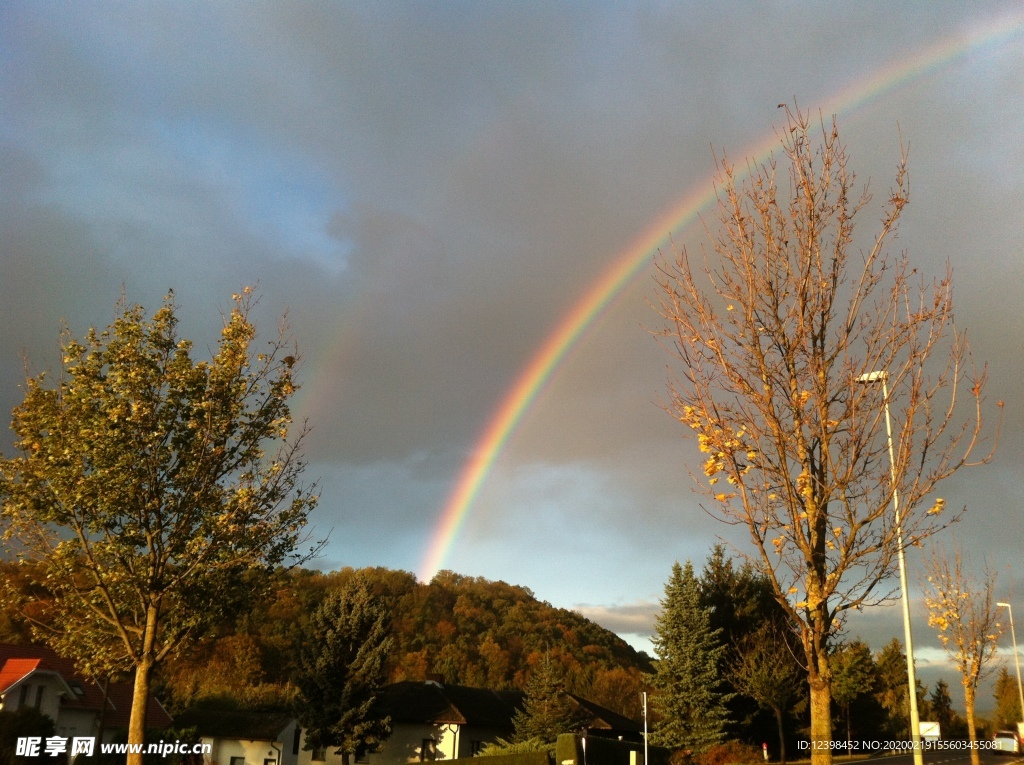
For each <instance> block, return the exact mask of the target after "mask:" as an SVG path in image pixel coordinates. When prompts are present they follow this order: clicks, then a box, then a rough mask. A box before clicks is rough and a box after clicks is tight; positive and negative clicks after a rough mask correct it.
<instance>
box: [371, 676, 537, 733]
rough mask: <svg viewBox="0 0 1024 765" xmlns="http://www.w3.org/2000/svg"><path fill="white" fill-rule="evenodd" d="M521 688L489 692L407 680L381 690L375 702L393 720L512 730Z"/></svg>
mask: <svg viewBox="0 0 1024 765" xmlns="http://www.w3.org/2000/svg"><path fill="white" fill-rule="evenodd" d="M522 698H523V694H522V692H521V691H513V690H508V691H492V690H488V689H486V688H470V687H468V686H465V685H448V684H444V685H442V684H441V683H437V682H434V681H427V682H425V683H424V682H414V681H406V682H401V683H394V684H393V685H388V686H385V687H384V688H382V689H381V692H380V695H379V696H378V702H377V703H378V705H379V707H380V709H381V710H382V711H383V712H384V714H387V715H390V716H391V721H392V722H400V723H455V724H458V725H480V726H485V727H490V728H501V729H508V730H511V729H512V717H513V716H514V715H515V713H516V709H517V708H518V707H519V705H520V704H521V703H522Z"/></svg>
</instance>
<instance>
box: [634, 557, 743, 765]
mask: <svg viewBox="0 0 1024 765" xmlns="http://www.w3.org/2000/svg"><path fill="white" fill-rule="evenodd" d="M654 629H655V635H654V639H653V643H654V649H655V653H657V655H658V659H659V661H658V665H657V672H656V674H655V677H654V685H655V688H656V689H657V693H656V694H655V696H654V697H653V699H652V702H653V704H654V707H655V709H656V711H657V712H658V714H659V716H660V718H661V719H660V721H659V722H658V723H657V724H656V726H655V730H654V735H653V736H652V741H653V742H655V743H657V744H660V745H662V746H668V747H672V748H675V749H689V750H691V751H694V752H703V751H705V750H707V749H708V748H709V747H711V746H712V745H714V744H717V743H719V742H721V741H722V739H723V738H724V736H725V726H726V725H727V724H728V722H729V720H728V713H727V711H726V707H725V702H726V701H727V699H728V694H725V693H723V692H722V691H721V690H720V683H721V680H720V677H721V674H722V673H721V665H722V661H723V654H724V653H725V646H724V645H722V644H721V643H720V640H719V635H720V633H721V630H713V629H711V613H710V610H709V609H708V608H705V607H702V606H701V604H700V587H699V584H698V582H697V578H696V577H695V576H694V573H693V566H692V565H691V564H690V563H689V562H687V563H686V566H685V567H683V566H680V565H679V564H678V563H676V564H675V565H674V566H673V567H672V576H671V577H670V578H669V581H668V583H667V584H666V585H665V597H664V599H663V600H662V601H661V614H660V615H659V616H658V619H657V622H656V623H655V628H654Z"/></svg>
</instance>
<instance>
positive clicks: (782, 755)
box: [775, 707, 786, 765]
mask: <svg viewBox="0 0 1024 765" xmlns="http://www.w3.org/2000/svg"><path fill="white" fill-rule="evenodd" d="M775 723H776V724H777V725H778V726H779V762H780V763H781V765H786V734H785V731H784V730H783V729H782V709H780V708H779V707H775Z"/></svg>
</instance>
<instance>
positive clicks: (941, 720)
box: [929, 679, 957, 741]
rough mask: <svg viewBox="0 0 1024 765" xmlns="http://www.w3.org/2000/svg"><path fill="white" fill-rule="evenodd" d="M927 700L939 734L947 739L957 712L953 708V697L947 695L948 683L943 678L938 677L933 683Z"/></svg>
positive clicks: (950, 736)
mask: <svg viewBox="0 0 1024 765" xmlns="http://www.w3.org/2000/svg"><path fill="white" fill-rule="evenodd" d="M929 702H930V704H931V708H932V709H931V716H932V719H933V720H934V721H935V722H937V723H938V724H939V736H940V737H941V738H942V739H943V740H944V741H949V740H950V739H951V738H952V733H953V729H954V727H955V726H956V723H957V719H956V718H957V714H956V711H955V710H954V709H953V699H952V697H950V695H949V684H948V683H947V682H946V681H945V680H941V679H940V680H938V681H937V682H936V683H935V688H934V690H932V693H931V697H930V698H929Z"/></svg>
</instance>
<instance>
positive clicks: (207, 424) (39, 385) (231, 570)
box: [0, 288, 316, 759]
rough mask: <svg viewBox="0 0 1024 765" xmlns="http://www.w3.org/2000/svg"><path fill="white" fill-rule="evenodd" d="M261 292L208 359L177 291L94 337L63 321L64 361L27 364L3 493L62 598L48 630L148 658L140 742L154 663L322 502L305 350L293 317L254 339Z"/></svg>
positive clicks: (11, 521) (137, 717)
mask: <svg viewBox="0 0 1024 765" xmlns="http://www.w3.org/2000/svg"><path fill="white" fill-rule="evenodd" d="M254 303H255V296H254V293H253V291H252V290H251V289H249V288H246V289H245V290H243V292H242V293H240V294H238V295H235V296H234V305H233V307H232V309H231V311H230V313H229V314H228V315H227V316H226V317H225V320H224V324H223V329H222V330H221V337H220V341H219V343H218V345H217V347H216V350H215V352H214V354H213V356H212V358H211V359H210V360H209V361H196V360H194V359H193V355H192V352H193V347H192V343H191V342H190V341H188V340H185V339H182V338H179V336H178V333H177V326H178V317H177V312H178V307H177V305H176V304H175V303H174V300H173V295H168V297H167V298H166V299H165V300H164V303H163V305H162V306H161V307H160V308H159V309H158V310H157V311H156V312H155V313H154V314H153V316H152V318H147V317H146V314H145V311H144V309H143V308H142V307H141V306H139V305H129V304H127V303H126V302H122V304H121V305H119V308H118V310H119V315H118V316H117V318H116V319H115V321H114V323H113V324H112V325H111V326H109V327H107V328H106V329H104V330H102V331H97V330H96V329H90V330H89V331H88V333H87V334H86V337H85V339H84V340H83V341H81V342H79V341H78V340H76V339H74V337H73V336H72V334H71V332H70V330H68V329H65V330H64V332H63V334H62V340H61V369H60V374H59V375H58V376H57V378H56V379H55V380H54V381H53V382H52V383H51V381H50V379H49V378H48V377H47V375H45V374H40V375H39V376H37V377H29V378H28V379H27V380H26V382H25V398H24V401H23V402H22V403H21V404H20V405H19V406H17V407H16V408H15V409H14V413H13V422H12V426H11V427H12V428H13V430H14V432H15V434H16V436H17V441H16V448H17V451H18V454H17V456H14V457H4V458H2V459H0V501H2V503H3V504H2V518H3V522H4V534H5V539H6V541H7V544H8V549H9V550H10V551H11V553H12V554H13V555H16V556H17V557H18V558H19V559H21V560H23V561H26V562H28V563H30V564H32V565H31V566H30V567H29V568H27V569H26V570H27V571H30V572H33V573H35V574H38V576H39V581H37V582H36V583H35V584H36V585H37V586H39V587H41V588H42V589H44V590H45V591H46V593H47V595H48V597H49V599H50V600H49V610H48V613H47V614H46V618H45V619H40V620H36V621H35V623H34V626H35V628H36V634H37V636H38V637H41V638H43V639H45V640H46V641H47V642H49V643H50V644H51V645H52V646H53V647H54V648H55V649H56V650H58V651H59V652H61V653H62V654H64V655H68V656H71V657H74V658H75V659H76V660H77V662H78V663H79V664H80V665H82V666H83V667H84V668H85V669H87V670H90V671H93V672H96V673H98V674H109V673H112V672H117V671H125V670H134V672H135V697H134V700H133V706H132V714H131V726H130V732H129V741H130V743H139V742H142V741H143V736H144V726H145V708H146V699H147V696H148V692H149V685H150V679H151V676H152V671H153V668H154V667H155V666H156V665H157V664H158V663H159V662H161V661H163V660H164V659H166V658H167V657H168V656H170V655H172V654H173V653H174V652H176V651H178V650H180V649H182V648H183V647H184V646H185V645H187V644H188V643H189V642H190V641H193V640H195V639H196V638H198V637H199V636H201V635H202V634H204V633H205V632H207V631H208V630H209V629H211V628H212V627H214V626H215V625H217V624H218V623H220V622H221V621H222V620H223V619H224V618H225V616H226V615H229V614H234V613H236V612H237V610H238V608H239V607H241V606H243V605H244V604H245V603H246V602H247V601H248V600H249V599H250V598H251V597H252V595H253V594H254V592H258V591H259V590H260V585H261V579H262V578H264V577H265V574H266V573H267V572H268V571H271V570H273V569H274V567H276V566H279V565H281V564H284V563H287V562H288V561H289V560H290V559H293V557H294V556H295V555H296V554H297V551H298V548H299V547H300V546H301V544H302V543H303V539H304V533H305V532H304V526H305V524H306V519H307V516H308V513H309V511H310V509H311V508H312V507H313V506H314V505H315V503H316V495H315V493H314V487H312V486H303V485H302V484H301V483H300V477H301V474H302V471H303V469H304V467H305V463H304V462H303V459H302V456H301V452H300V444H301V441H302V433H301V432H300V433H299V434H298V435H297V436H295V437H290V434H289V429H290V426H291V422H292V421H291V415H290V412H289V407H288V400H289V399H290V397H291V396H292V394H293V393H294V392H295V390H296V387H297V386H296V382H295V379H294V375H295V369H296V363H297V362H296V358H297V356H296V352H295V350H294V348H293V346H292V344H291V342H290V341H289V339H288V337H287V335H286V331H285V328H284V327H282V329H281V332H279V334H278V335H277V337H276V338H275V339H273V340H271V341H270V342H269V343H268V344H267V345H266V346H265V348H264V349H262V350H257V349H256V346H255V343H256V327H255V325H254V324H253V322H252V321H251V319H250V311H251V309H252V307H253V305H254ZM8 594H11V592H10V591H8ZM131 757H132V756H130V759H131Z"/></svg>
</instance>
